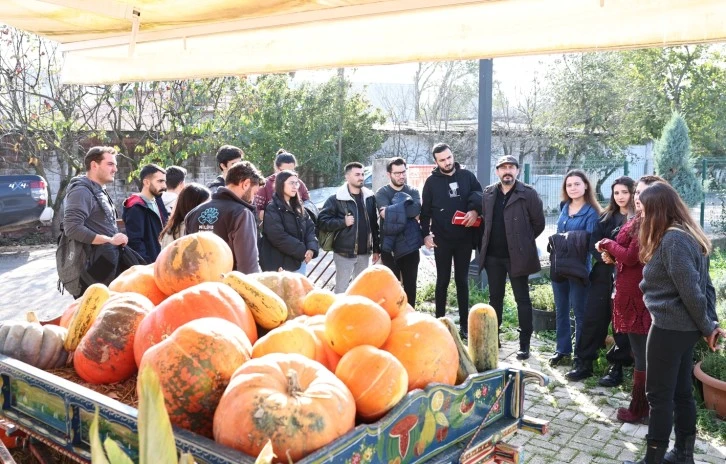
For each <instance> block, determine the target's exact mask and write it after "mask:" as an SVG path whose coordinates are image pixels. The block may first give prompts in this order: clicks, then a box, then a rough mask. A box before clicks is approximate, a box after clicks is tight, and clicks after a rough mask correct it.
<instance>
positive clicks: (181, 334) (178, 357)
mask: <svg viewBox="0 0 726 464" xmlns="http://www.w3.org/2000/svg"><path fill="white" fill-rule="evenodd" d="M251 351H252V346H251V345H250V341H249V340H248V339H247V335H246V334H245V333H244V331H243V330H242V329H240V328H239V327H238V326H236V325H234V324H232V323H231V322H229V321H226V320H224V319H219V318H216V317H205V318H201V319H196V320H193V321H191V322H188V323H186V324H183V325H182V326H180V327H179V328H178V329H176V330H175V331H174V333H172V334H171V336H170V337H168V338H166V339H164V340H163V341H161V342H160V343H158V344H157V345H154V346H153V347H151V348H149V350H148V351H147V352H146V353H145V354H144V357H143V358H142V360H141V366H140V368H141V369H144V368H146V367H150V368H151V369H153V370H154V372H156V375H157V376H158V377H159V381H160V383H161V388H162V390H163V392H164V403H165V404H166V410H167V412H168V413H169V419H170V420H171V423H172V424H174V425H177V426H179V427H182V428H184V429H187V430H191V431H193V432H195V433H198V434H200V435H204V436H205V437H210V438H211V437H212V424H213V418H214V410H215V409H216V408H217V404H218V403H219V399H220V398H221V397H222V393H224V389H225V388H226V387H227V384H228V383H229V379H230V378H231V377H232V374H234V372H235V370H236V369H237V368H238V367H240V366H241V365H242V364H243V363H244V362H245V361H247V360H248V359H250V352H251Z"/></svg>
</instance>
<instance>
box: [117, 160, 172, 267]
mask: <svg viewBox="0 0 726 464" xmlns="http://www.w3.org/2000/svg"><path fill="white" fill-rule="evenodd" d="M139 178H140V179H141V184H142V187H141V192H139V193H133V194H131V196H129V197H128V198H127V199H126V200H125V201H124V211H123V220H124V225H125V226H126V235H127V236H128V238H129V244H128V246H129V248H131V249H132V250H134V251H135V252H137V253H138V254H139V255H141V257H142V258H144V261H146V262H147V263H153V262H154V261H156V257H157V256H158V255H159V252H160V251H161V243H160V242H159V234H160V233H161V229H163V228H164V225H165V224H166V221H167V219H168V218H169V213H168V212H167V211H166V207H165V206H164V202H163V201H162V199H161V194H162V193H163V192H165V191H166V171H165V170H164V169H163V168H162V167H160V166H157V165H156V164H147V165H146V166H144V167H143V168H141V172H140V173H139Z"/></svg>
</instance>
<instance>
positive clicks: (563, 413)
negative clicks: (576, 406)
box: [557, 409, 578, 421]
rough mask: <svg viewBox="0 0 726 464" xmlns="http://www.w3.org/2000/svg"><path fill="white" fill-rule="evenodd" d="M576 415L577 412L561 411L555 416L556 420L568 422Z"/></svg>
mask: <svg viewBox="0 0 726 464" xmlns="http://www.w3.org/2000/svg"><path fill="white" fill-rule="evenodd" d="M577 414H578V413H577V411H573V410H571V409H563V410H562V411H561V412H560V413H559V414H557V419H560V420H566V421H569V420H571V419H572V418H573V417H575V416H576V415H577Z"/></svg>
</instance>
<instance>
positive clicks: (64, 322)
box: [58, 296, 83, 329]
mask: <svg viewBox="0 0 726 464" xmlns="http://www.w3.org/2000/svg"><path fill="white" fill-rule="evenodd" d="M82 299H83V297H82V296H79V297H78V298H76V299H75V300H73V301H72V302H71V303H70V304H69V305H68V306H66V309H64V310H63V314H62V315H61V318H60V321H59V322H58V325H59V326H61V327H65V328H66V329H67V328H68V326H69V325H70V323H71V318H73V313H75V312H76V309H78V305H79V304H81V300H82Z"/></svg>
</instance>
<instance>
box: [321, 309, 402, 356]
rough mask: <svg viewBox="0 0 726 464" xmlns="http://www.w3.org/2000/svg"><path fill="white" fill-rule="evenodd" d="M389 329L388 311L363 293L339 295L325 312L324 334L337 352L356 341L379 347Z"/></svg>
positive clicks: (353, 344)
mask: <svg viewBox="0 0 726 464" xmlns="http://www.w3.org/2000/svg"><path fill="white" fill-rule="evenodd" d="M390 331H391V318H390V316H389V315H388V313H387V312H386V311H385V310H384V309H383V308H381V306H380V305H378V304H376V303H374V302H373V301H371V300H370V299H368V298H366V297H363V296H357V295H345V296H341V297H339V298H338V299H337V300H336V302H335V303H333V305H332V306H331V307H330V309H328V312H327V313H326V314H325V337H326V338H327V340H328V344H329V345H330V347H331V348H333V350H334V351H335V352H336V353H338V354H339V355H341V356H342V355H344V354H345V353H347V352H348V351H349V350H350V349H351V348H353V347H356V346H359V345H372V346H375V347H376V348H380V346H381V345H383V343H384V342H385V341H386V339H387V338H388V334H389V333H390Z"/></svg>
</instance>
